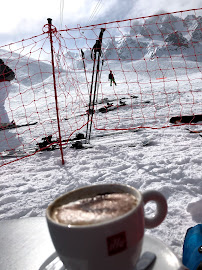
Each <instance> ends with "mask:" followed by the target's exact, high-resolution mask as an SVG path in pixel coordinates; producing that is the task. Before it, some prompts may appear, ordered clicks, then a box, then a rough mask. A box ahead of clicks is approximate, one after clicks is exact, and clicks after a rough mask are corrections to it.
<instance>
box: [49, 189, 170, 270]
mask: <svg viewBox="0 0 202 270" xmlns="http://www.w3.org/2000/svg"><path fill="white" fill-rule="evenodd" d="M106 193H130V194H133V195H134V196H135V197H136V198H137V200H138V203H137V205H136V206H135V207H134V208H133V209H132V210H130V211H129V212H127V213H125V214H124V215H121V216H119V217H117V218H115V219H113V220H110V221H106V222H103V223H98V224H93V225H64V224H59V223H57V222H56V221H54V220H53V219H52V218H51V212H52V209H53V207H54V206H56V205H57V206H58V205H61V204H64V203H65V204H66V203H68V202H73V201H76V200H79V199H83V198H88V197H92V196H96V195H98V194H99V195H100V194H106ZM149 201H154V202H155V203H156V213H155V216H154V217H152V218H148V217H145V214H144V205H145V204H146V203H147V202H149ZM166 214H167V202H166V199H165V198H164V196H163V195H162V194H161V193H160V192H157V191H154V190H150V191H146V192H143V193H140V191H138V190H137V189H135V188H133V187H131V186H127V185H121V184H103V185H102V184H101V185H92V186H87V187H83V188H80V189H77V190H74V191H71V192H68V193H66V194H64V195H62V196H61V197H59V198H57V199H56V200H55V201H54V202H52V203H51V204H50V205H49V206H48V208H47V211H46V219H47V223H48V228H49V232H50V235H51V238H52V242H53V244H54V246H55V249H56V251H57V253H58V256H59V257H60V259H61V261H62V262H63V264H64V266H65V267H66V269H67V270H134V266H135V264H136V262H137V260H138V258H139V256H140V253H141V249H142V242H143V236H144V228H154V227H156V226H158V225H159V224H160V223H161V222H162V221H163V220H164V218H165V216H166Z"/></svg>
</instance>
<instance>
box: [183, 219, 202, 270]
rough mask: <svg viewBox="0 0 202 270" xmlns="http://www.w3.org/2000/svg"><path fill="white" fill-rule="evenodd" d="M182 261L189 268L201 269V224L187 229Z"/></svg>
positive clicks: (191, 269) (192, 269) (193, 269)
mask: <svg viewBox="0 0 202 270" xmlns="http://www.w3.org/2000/svg"><path fill="white" fill-rule="evenodd" d="M182 263H183V264H184V265H185V266H186V267H187V268H189V269H190V270H202V224H198V225H196V226H194V227H191V228H189V229H188V230H187V232H186V235H185V239H184V245H183V255H182Z"/></svg>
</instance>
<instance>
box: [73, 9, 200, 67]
mask: <svg viewBox="0 0 202 270" xmlns="http://www.w3.org/2000/svg"><path fill="white" fill-rule="evenodd" d="M108 31H110V30H108ZM102 51H103V59H104V60H107V61H110V60H119V59H121V60H128V61H130V60H133V61H136V60H140V59H151V60H154V59H155V57H168V56H169V57H170V56H171V55H179V56H182V57H186V59H189V60H192V61H202V17H201V16H198V17H197V16H195V15H188V16H186V17H185V18H182V17H179V16H177V15H172V14H165V15H156V16H153V17H150V18H148V19H145V20H141V21H140V20H134V22H133V23H132V25H131V27H130V31H129V32H128V33H125V34H124V35H122V36H120V32H119V35H117V33H110V37H109V39H104V42H103V50H102ZM84 52H85V58H86V63H87V64H88V63H91V59H90V50H84ZM182 54H183V55H182ZM81 61H82V60H81V56H80V55H77V61H76V62H77V67H79V68H82V64H81Z"/></svg>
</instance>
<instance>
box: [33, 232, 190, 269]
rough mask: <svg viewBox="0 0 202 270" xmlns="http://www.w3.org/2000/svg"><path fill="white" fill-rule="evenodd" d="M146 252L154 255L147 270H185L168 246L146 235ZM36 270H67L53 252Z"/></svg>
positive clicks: (144, 243)
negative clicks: (152, 261) (152, 262)
mask: <svg viewBox="0 0 202 270" xmlns="http://www.w3.org/2000/svg"><path fill="white" fill-rule="evenodd" d="M146 251H151V252H153V253H154V254H155V255H156V260H155V262H154V264H153V265H151V267H149V268H148V269H150V270H151V269H152V270H159V269H163V270H187V268H186V267H184V266H183V265H182V262H181V261H180V260H179V259H178V258H177V257H176V255H175V254H174V253H173V252H172V250H171V249H170V248H169V247H168V246H166V245H165V244H164V243H163V242H162V241H160V240H158V239H156V238H154V237H151V236H148V235H145V236H144V241H143V250H142V254H143V252H146ZM38 270H68V269H66V268H65V267H64V266H63V263H62V262H61V260H60V259H59V257H58V255H57V253H56V252H55V253H53V254H52V255H51V256H49V257H48V258H47V259H46V261H45V262H44V263H43V264H42V265H41V267H40V268H39V269H38Z"/></svg>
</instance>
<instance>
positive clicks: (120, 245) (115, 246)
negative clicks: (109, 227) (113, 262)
mask: <svg viewBox="0 0 202 270" xmlns="http://www.w3.org/2000/svg"><path fill="white" fill-rule="evenodd" d="M107 246H108V255H109V256H111V255H115V254H117V253H119V252H122V251H124V250H125V249H126V248H127V241H126V234H125V232H121V233H118V234H115V235H112V236H109V237H108V238H107Z"/></svg>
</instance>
